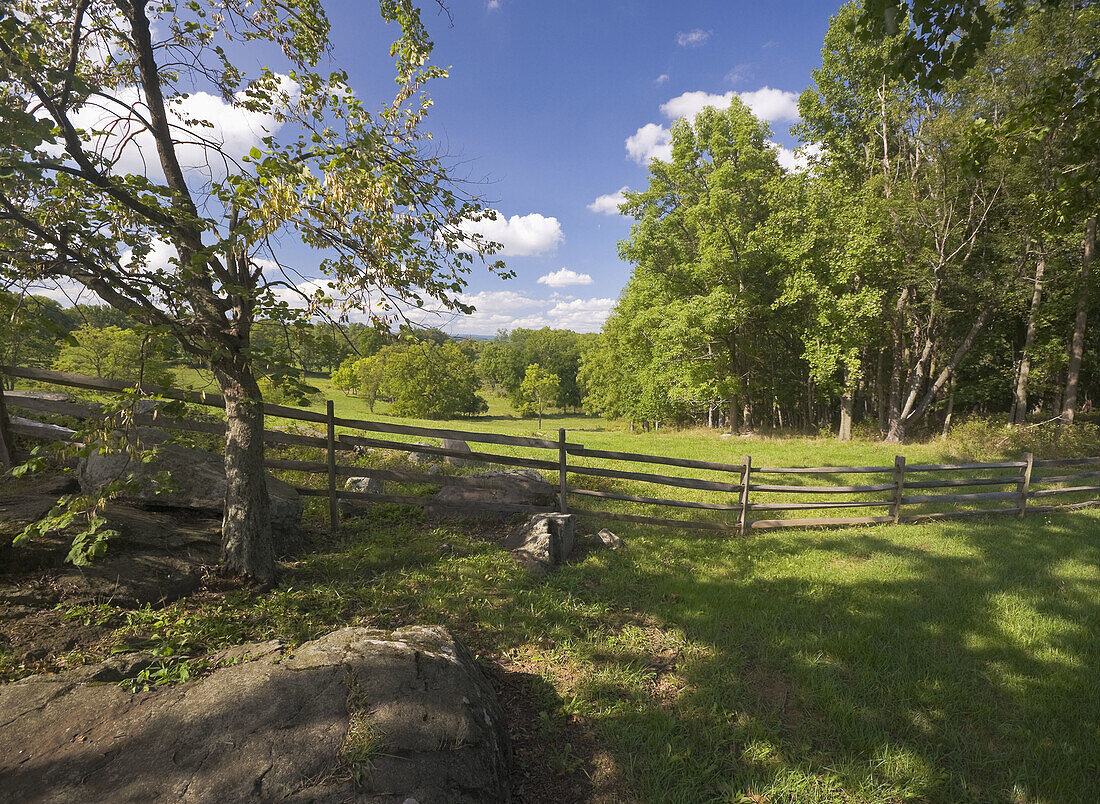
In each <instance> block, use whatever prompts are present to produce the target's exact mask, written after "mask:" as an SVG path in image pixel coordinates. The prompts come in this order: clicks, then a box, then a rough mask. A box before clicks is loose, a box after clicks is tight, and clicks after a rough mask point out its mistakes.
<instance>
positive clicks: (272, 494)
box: [77, 427, 303, 552]
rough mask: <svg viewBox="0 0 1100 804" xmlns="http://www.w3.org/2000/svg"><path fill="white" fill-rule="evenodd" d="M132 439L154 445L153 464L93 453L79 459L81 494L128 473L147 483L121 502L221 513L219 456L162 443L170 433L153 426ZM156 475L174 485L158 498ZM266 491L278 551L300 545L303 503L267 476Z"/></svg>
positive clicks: (222, 496) (222, 474) (121, 455)
mask: <svg viewBox="0 0 1100 804" xmlns="http://www.w3.org/2000/svg"><path fill="white" fill-rule="evenodd" d="M131 438H132V439H134V440H135V441H136V442H137V443H138V444H140V445H141V446H143V447H146V448H149V447H154V446H155V447H157V448H158V452H157V455H156V457H155V458H154V459H153V460H152V462H150V463H148V464H138V463H134V462H133V461H131V460H130V458H129V456H128V455H127V454H125V453H112V454H108V455H103V454H101V453H99V452H93V453H91V454H90V455H88V456H87V457H86V458H81V460H80V464H79V465H78V466H77V480H78V481H79V482H80V488H81V490H82V491H84V492H90V491H93V490H95V489H98V488H101V487H103V486H104V485H106V484H107V483H110V482H112V481H114V480H117V479H119V478H124V477H125V476H126V475H127V473H134V474H135V475H136V476H137V477H138V478H140V479H143V480H146V481H150V482H146V483H145V484H144V485H143V486H142V487H141V488H140V489H138V490H136V491H134V492H128V493H127V494H126V495H124V496H123V499H126V500H129V501H131V502H140V503H144V504H147V505H158V506H166V507H172V508H194V509H197V510H200V511H209V512H212V513H215V514H221V513H222V511H223V509H224V508H225V462H224V459H223V458H222V456H221V455H218V454H216V453H213V452H207V451H206V450H201V449H192V448H189V447H183V446H180V445H177V444H168V443H165V442H166V440H167V438H168V434H167V433H166V432H165V431H163V430H157V429H156V428H152V427H137V428H134V430H133V432H132V434H131ZM160 472H167V473H168V475H169V476H170V477H171V478H172V480H173V481H174V484H175V488H174V489H172V490H165V491H164V492H162V493H160V494H157V489H156V487H155V485H154V484H153V483H152V482H151V481H152V479H153V477H154V476H155V475H157V474H159V473H160ZM267 493H268V496H269V498H270V500H271V530H272V535H273V537H274V539H275V549H276V552H286V551H288V550H292V549H294V548H296V547H297V546H298V542H299V539H300V530H299V529H300V527H301V524H302V508H303V506H302V500H301V497H300V496H299V495H298V492H296V491H295V490H294V488H293V487H291V486H290V485H288V484H287V483H284V482H283V481H281V480H278V479H277V478H274V477H272V476H271V475H270V474H269V475H268V476H267Z"/></svg>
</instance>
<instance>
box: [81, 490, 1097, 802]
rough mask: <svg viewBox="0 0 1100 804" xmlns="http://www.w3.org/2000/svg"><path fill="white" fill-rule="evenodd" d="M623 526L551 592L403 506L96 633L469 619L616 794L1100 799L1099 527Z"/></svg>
mask: <svg viewBox="0 0 1100 804" xmlns="http://www.w3.org/2000/svg"><path fill="white" fill-rule="evenodd" d="M616 531H617V532H618V533H620V535H622V536H624V537H625V539H626V540H627V546H626V548H625V549H622V550H619V551H615V552H597V553H592V554H589V555H587V556H586V557H584V558H583V559H582V560H579V561H578V562H576V563H573V564H571V565H570V566H567V567H565V568H563V569H561V570H559V571H558V572H556V573H554V574H553V575H551V576H550V578H549V579H548V580H547V581H545V582H537V581H534V580H532V579H531V578H529V577H527V576H526V575H525V574H524V573H523V572H522V571H521V570H520V569H519V568H518V567H517V566H515V565H514V563H513V562H512V560H511V559H510V558H509V557H508V556H507V554H505V553H504V552H502V551H501V550H500V549H499V548H498V547H497V546H496V545H495V544H493V543H491V542H488V541H485V540H483V539H481V538H479V537H478V536H477V535H475V534H472V533H471V530H470V529H469V528H467V527H464V526H461V525H439V524H422V521H421V515H420V514H419V512H417V511H414V510H412V509H409V508H407V507H406V508H398V507H393V506H380V507H379V508H378V509H376V510H375V511H374V512H373V513H371V514H370V515H368V516H367V517H365V518H362V519H359V520H357V521H355V522H354V524H350V525H348V526H347V527H346V528H345V531H344V533H343V535H342V536H341V537H340V538H339V539H338V540H334V541H329V542H326V543H323V544H321V545H319V546H317V548H316V549H315V550H314V551H312V552H311V553H310V554H309V555H307V556H304V557H302V558H301V559H300V560H297V561H294V562H291V563H289V564H288V565H286V566H285V567H284V569H283V573H282V578H281V582H280V584H279V587H278V588H277V589H276V590H274V591H271V592H269V593H265V594H249V593H245V592H241V593H234V594H231V595H230V596H229V597H228V598H218V597H212V598H204V599H198V600H197V599H190V600H184V601H179V602H177V603H175V604H172V605H170V606H168V607H167V608H166V609H164V610H159V611H157V610H149V609H145V610H142V611H139V612H136V613H134V612H122V611H112V610H110V609H109V608H108V607H102V608H101V609H100V610H99V611H98V612H96V613H95V616H101V617H107V616H111V617H113V618H114V619H115V621H117V622H120V623H124V624H123V625H121V626H120V628H119V630H118V631H117V640H118V643H119V644H128V643H130V642H131V641H133V640H135V639H137V640H140V639H142V638H146V637H149V636H155V637H156V638H157V644H158V645H160V646H161V647H162V648H163V646H164V645H172V646H173V647H174V650H175V652H176V653H177V655H178V656H189V655H201V654H202V653H203V652H205V651H207V650H211V649H214V648H217V647H220V646H221V645H223V644H227V643H232V642H239V641H244V640H254V639H267V638H271V637H274V636H280V637H283V638H286V639H289V640H291V641H300V640H305V639H308V638H310V637H313V636H315V635H318V634H321V633H324V632H326V631H327V630H330V629H332V628H334V627H338V626H341V625H344V624H347V623H356V624H366V625H375V626H381V627H393V626H397V625H400V624H404V623H410V622H417V623H441V624H445V625H447V626H449V627H451V628H452V629H454V630H455V631H456V632H457V633H458V634H459V635H460V636H461V637H462V638H463V639H465V640H466V641H467V642H468V643H470V644H471V645H472V646H473V648H474V650H475V651H476V652H477V653H478V655H479V656H480V657H481V658H482V660H485V661H490V662H493V663H496V664H498V665H500V666H502V667H503V668H504V669H505V670H510V671H518V672H521V673H522V674H524V675H523V676H522V677H523V678H525V679H526V683H527V684H528V685H529V686H530V688H531V690H532V691H533V692H537V695H538V700H539V707H540V714H539V715H538V716H537V718H536V720H535V722H534V723H532V724H530V728H532V729H535V730H537V732H538V735H537V736H538V739H539V741H540V742H541V743H542V744H543V745H545V746H546V750H548V751H551V752H552V757H551V761H552V762H553V763H555V766H556V767H558V768H559V769H560V771H561V772H562V773H566V772H570V771H573V772H579V773H582V774H587V777H586V778H587V779H589V780H590V781H589V782H588V784H590V785H591V789H590V790H586V791H584V794H583V796H584V797H588V796H589V795H591V796H592V797H595V798H597V799H598V800H605V801H612V800H627V801H629V800H642V801H661V802H665V801H667V802H698V801H728V802H738V801H774V802H778V801H791V802H850V801H866V802H895V801H906V800H915V801H943V802H956V801H1011V802H1021V803H1023V802H1029V803H1030V802H1069V801H1094V800H1095V794H1096V790H1097V789H1098V785H1100V764H1098V763H1100V751H1098V748H1100V743H1098V728H1100V635H1098V634H1097V629H1096V624H1097V623H1098V622H1100V516H1098V515H1097V514H1096V513H1095V512H1086V513H1077V514H1072V515H1071V514H1063V515H1059V516H1055V517H1047V518H1041V517H1036V518H1035V519H1031V520H1025V521H1023V522H1016V521H1013V522H1011V524H1008V525H1006V524H1004V523H1001V522H996V523H994V522H993V521H978V522H968V523H966V524H956V523H951V524H948V523H937V524H935V525H929V526H911V527H893V526H891V527H876V528H861V529H850V530H835V531H831V532H825V531H804V532H790V531H788V532H781V533H777V534H764V535H759V536H753V537H751V538H747V539H729V538H715V537H711V536H694V535H688V534H685V533H677V532H674V531H670V530H660V529H654V528H649V527H645V526H637V527H624V528H616ZM444 545H446V547H444ZM76 615H77V616H87V615H88V612H76ZM578 729H579V730H581V731H582V732H588V733H591V734H592V735H593V738H594V739H595V740H596V742H597V743H598V745H599V746H600V752H599V755H598V756H597V757H593V756H591V755H590V754H588V753H586V752H585V751H583V750H581V748H579V747H578V746H580V745H582V742H581V741H579V740H578V739H577V738H576V735H577V733H578Z"/></svg>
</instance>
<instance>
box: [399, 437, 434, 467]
mask: <svg viewBox="0 0 1100 804" xmlns="http://www.w3.org/2000/svg"><path fill="white" fill-rule="evenodd" d="M413 444H415V445H416V446H418V447H431V446H434V445H432V444H429V443H428V442H427V441H414V442H413ZM407 454H408V458H409V463H411V464H414V465H416V466H423V465H424V464H428V463H434V462H437V461H439V456H438V455H429V454H428V453H424V452H409V453H407Z"/></svg>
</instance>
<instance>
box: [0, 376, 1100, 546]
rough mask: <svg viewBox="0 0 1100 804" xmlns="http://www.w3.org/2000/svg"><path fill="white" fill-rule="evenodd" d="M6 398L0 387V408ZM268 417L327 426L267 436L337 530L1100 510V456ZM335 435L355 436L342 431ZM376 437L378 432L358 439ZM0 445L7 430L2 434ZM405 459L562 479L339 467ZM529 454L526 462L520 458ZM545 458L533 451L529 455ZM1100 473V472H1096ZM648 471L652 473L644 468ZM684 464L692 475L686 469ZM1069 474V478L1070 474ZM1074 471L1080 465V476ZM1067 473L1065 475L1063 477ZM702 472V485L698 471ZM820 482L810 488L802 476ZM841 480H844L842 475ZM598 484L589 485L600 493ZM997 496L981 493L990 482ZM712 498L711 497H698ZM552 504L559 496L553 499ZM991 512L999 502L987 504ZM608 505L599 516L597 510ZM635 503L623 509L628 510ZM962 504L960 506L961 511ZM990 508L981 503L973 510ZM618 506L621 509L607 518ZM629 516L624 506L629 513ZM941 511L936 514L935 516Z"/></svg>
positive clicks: (172, 422)
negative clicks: (855, 459)
mask: <svg viewBox="0 0 1100 804" xmlns="http://www.w3.org/2000/svg"><path fill="white" fill-rule="evenodd" d="M0 374H4V375H7V376H9V377H13V378H16V379H21V380H29V381H32V382H38V383H50V384H54V385H61V386H68V387H74V388H83V389H90V390H95V391H100V392H125V391H129V390H131V389H132V388H133V387H134V386H133V384H132V383H126V382H122V381H117V380H105V379H101V378H97V377H89V376H85V375H79V374H70V373H66V372H57V371H46V370H43V369H35V368H19V367H8V366H2V367H0ZM138 390H140V391H141V392H142V394H145V395H148V396H152V397H159V398H162V399H171V400H180V401H183V402H187V403H192V404H198V405H205V406H208V407H213V408H224V407H225V403H224V400H223V399H222V397H221V396H220V395H218V394H211V393H204V392H201V391H186V390H180V389H173V388H162V387H159V386H153V385H144V386H141V387H140V388H139V389H138ZM6 396H7V405H8V407H9V408H11V409H13V410H19V409H21V410H27V411H32V412H36V413H47V414H57V415H63V416H68V417H73V418H77V419H87V418H91V417H96V416H100V415H102V412H101V410H100V409H97V408H96V407H95V406H93V405H89V404H86V403H82V402H79V401H74V400H70V399H65V398H55V397H54V396H52V395H44V394H41V393H36V392H28V391H18V392H8V393H7V395H6ZM3 405H4V394H3V392H2V391H0V406H3ZM264 412H265V415H266V416H267V417H269V418H277V419H287V420H292V421H300V422H306V423H309V424H311V425H314V426H323V428H324V430H323V434H322V432H321V431H317V432H316V434H311V433H309V432H305V433H303V432H287V431H284V430H266V429H265V431H264V441H265V443H267V444H270V445H273V446H299V447H314V448H318V449H321V450H323V451H324V453H325V457H326V460H324V461H303V460H291V459H280V458H269V459H268V460H267V461H266V462H265V463H266V466H267V467H268V468H269V469H273V470H277V471H294V472H302V473H306V474H312V475H321V476H323V477H324V478H325V480H326V481H327V482H326V483H325V486H324V488H314V487H306V486H296V487H295V488H297V490H298V491H299V492H300V493H302V494H305V495H310V496H320V497H325V498H327V500H328V509H329V519H330V524H331V527H332V528H333V529H335V528H336V527H337V523H338V520H339V504H340V502H341V501H342V500H349V501H358V502H361V503H364V502H367V503H401V504H410V505H418V506H433V507H447V508H458V509H467V510H469V509H470V508H475V509H476V510H480V511H494V512H504V513H510V512H547V511H554V510H557V511H560V512H570V511H572V512H573V513H576V514H578V515H581V516H590V517H594V518H597V519H601V520H603V519H606V520H620V521H627V522H637V523H642V524H651V525H662V526H667V527H675V528H698V529H704V530H714V531H734V532H739V533H742V534H744V533H747V532H749V531H750V530H756V529H764V528H783V527H821V526H845V525H863V524H874V523H912V522H921V521H928V520H934V519H944V518H949V517H965V516H975V515H989V514H1011V515H1015V516H1018V517H1022V516H1024V515H1025V514H1026V513H1028V512H1049V511H1058V510H1071V509H1075V508H1084V507H1087V506H1092V505H1096V504H1097V503H1100V500H1098V499H1097V496H1098V494H1100V458H1069V459H1059V460H1034V459H1033V458H1032V456H1031V455H1025V456H1024V457H1023V458H1022V459H1021V460H1019V461H1002V462H994V463H960V464H907V463H906V461H905V458H904V457H903V456H897V457H896V459H895V461H894V464H893V465H892V466H821V467H770V466H766V465H765V466H755V465H753V462H752V459H751V457H750V456H744V457H743V458H742V459H741V462H740V463H717V462H712V461H701V460H694V459H688V458H670V457H665V456H659V455H648V454H643V453H634V452H617V451H611V450H603V449H590V448H588V447H585V446H584V445H583V444H577V443H571V442H569V441H567V440H566V433H565V431H564V430H559V432H558V438H557V439H556V440H554V439H546V438H534V437H528V436H512V435H504V434H499V433H485V432H476V431H467V430H450V429H442V428H434V427H417V426H412V425H403V424H395V423H389V422H383V421H368V420H363V419H348V418H342V417H337V416H336V415H335V414H334V410H333V403H332V402H331V401H329V402H328V406H327V412H326V413H318V412H314V411H308V410H301V409H298V408H292V407H286V406H283V405H273V404H269V403H265V404H264ZM133 421H134V423H135V424H142V425H155V426H157V427H160V428H163V429H168V430H183V431H189V432H197V433H208V434H215V435H224V432H225V425H224V423H219V422H215V421H198V420H194V419H185V418H173V417H171V416H165V415H163V414H156V413H141V412H140V410H139V412H138V415H136V416H134V417H133ZM10 428H11V432H12V433H14V434H16V435H23V436H30V437H44V438H58V439H65V438H68V437H70V436H71V434H72V433H71V431H67V430H65V429H64V428H58V427H52V428H51V427H50V426H48V425H47V426H45V427H44V426H42V425H40V424H37V423H34V422H29V421H26V420H22V419H19V418H13V419H12V421H11V425H10ZM337 428H340V429H342V430H345V431H347V430H351V431H354V432H352V433H348V432H341V433H337ZM361 432H365V433H370V434H372V435H370V436H362V435H357V434H356V433H361ZM378 434H380V435H383V436H412V437H424V438H434V439H441V440H444V441H446V440H454V441H464V442H473V443H474V444H478V445H492V446H491V447H490V448H498V447H506V448H508V450H509V451H510V453H506V452H504V451H501V450H499V449H497V451H495V452H486V451H480V450H482V449H484V448H483V447H479V448H478V450H474V451H466V450H462V449H451V448H448V447H443V446H434V445H428V444H421V443H410V442H407V441H401V440H395V439H393V438H380V437H378ZM0 442H3V434H2V433H0ZM363 447H366V448H374V449H384V450H394V451H401V452H406V453H410V454H420V455H428V456H433V457H437V458H458V459H462V460H465V461H469V462H476V463H485V464H493V465H500V466H507V467H521V468H527V469H535V470H539V471H540V472H542V473H544V475H543V477H544V480H545V479H546V476H545V475H546V473H552V474H551V477H553V480H547V481H546V490H547V491H548V492H550V493H552V494H553V497H555V498H556V500H555V503H556V504H555V505H549V504H547V505H533V504H526V503H524V504H520V503H515V502H506V501H500V500H493V499H492V494H491V492H492V491H493V489H494V488H497V487H496V486H494V482H493V481H491V480H486V479H484V478H479V477H477V476H471V475H465V474H444V473H437V474H430V473H428V472H425V471H418V470H416V469H415V468H409V469H406V468H393V467H391V468H375V467H369V466H356V465H348V464H341V463H339V462H338V461H337V456H338V454H342V453H343V454H346V453H348V452H354V451H356V450H358V449H360V448H363ZM520 451H522V452H523V453H525V454H515V453H517V452H520ZM531 451H534V455H535V457H533V456H532V455H531V454H530V453H531ZM637 464H643V465H646V466H660V467H668V469H667V470H666V471H673V472H677V473H678V474H657V473H654V472H650V471H634V470H633V469H626V468H622V467H623V466H624V465H625V466H632V467H633V466H634V465H637ZM1090 467H1094V468H1091V469H1090ZM643 468H644V467H643ZM685 470H689V471H691V472H692V473H690V474H682V472H684V471H685ZM1067 470H1068V471H1067ZM1074 470H1076V471H1074ZM1058 472H1063V473H1062V474H1058ZM700 474H703V475H704V476H702V477H700V476H699V475H700ZM852 475H855V476H866V477H867V479H868V482H863V483H854V484H851V485H817V484H816V483H815V481H817V480H818V479H819V478H826V479H829V478H832V477H847V476H852ZM341 477H373V478H377V479H379V480H382V481H385V482H388V483H396V484H429V485H433V486H437V487H443V486H463V487H467V488H473V489H480V490H482V491H486V492H487V493H486V495H484V496H480V497H479V499H478V500H477V501H476V502H473V503H472V502H470V501H469V500H464V501H454V502H450V501H443V500H438V499H436V498H435V497H434V496H421V495H417V494H411V493H410V494H373V493H364V492H355V491H346V490H344V489H343V488H341V487H340V485H339V483H338V479H339V478H341ZM807 480H809V482H805V481H807ZM624 481H625V482H629V483H630V484H631V485H630V486H629V490H631V491H637V484H647V485H656V486H661V487H665V488H670V489H681V490H687V491H692V492H696V495H695V496H697V497H699V496H709V497H710V498H711V499H710V500H700V499H676V498H668V497H657V496H643V495H642V494H632V493H626V491H627V489H624V488H622V486H623V482H624ZM834 482H835V481H834ZM589 486H592V487H589ZM987 487H990V488H998V487H1000V488H999V490H992V491H990V490H978V491H974V490H972V489H983V488H987ZM699 492H702V494H699ZM1061 495H1073V497H1072V499H1073V502H1070V503H1063V504H1054V502H1055V501H1056V500H1057V499H1058V498H1060V497H1061ZM548 496H549V494H548ZM991 503H992V504H993V505H992V506H990V505H989V504H991ZM591 504H597V505H603V506H604V509H601V510H597V509H593V508H590V507H588V505H591ZM623 504H626V505H623ZM960 506H963V507H960ZM974 506H981V507H974ZM608 508H615V509H616V510H605V509H608ZM639 508H642V509H648V508H661V509H666V508H671V509H678V510H680V511H684V512H687V511H690V512H692V513H693V514H694V516H693V518H690V519H684V518H674V517H670V516H664V517H661V516H655V515H653V514H652V513H644V514H643V513H632V511H636V510H638V509H639ZM623 509H625V510H623ZM836 509H848V510H868V509H870V510H871V511H873V510H875V509H877V510H879V511H881V512H882V513H880V514H873V513H871V514H868V515H862V516H822V515H821V514H822V513H823V512H826V511H830V510H836ZM929 509H938V510H929ZM781 512H791V513H792V514H795V515H794V516H788V517H787V518H769V517H772V516H774V515H775V514H776V513H780V514H781V517H782V513H781Z"/></svg>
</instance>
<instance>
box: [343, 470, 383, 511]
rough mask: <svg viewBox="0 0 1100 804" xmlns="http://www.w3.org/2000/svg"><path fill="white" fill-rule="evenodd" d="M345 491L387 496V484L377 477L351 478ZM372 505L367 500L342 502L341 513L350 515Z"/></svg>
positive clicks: (345, 485) (345, 486) (346, 484)
mask: <svg viewBox="0 0 1100 804" xmlns="http://www.w3.org/2000/svg"><path fill="white" fill-rule="evenodd" d="M344 491H354V492H356V493H358V494H385V493H386V484H385V483H384V482H383V481H382V480H381V479H379V478H377V477H349V478H348V482H347V483H345V484H344ZM368 505H370V503H369V502H367V501H366V500H340V513H342V514H348V513H351V512H352V511H355V510H356V509H362V508H365V507H366V506H368Z"/></svg>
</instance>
